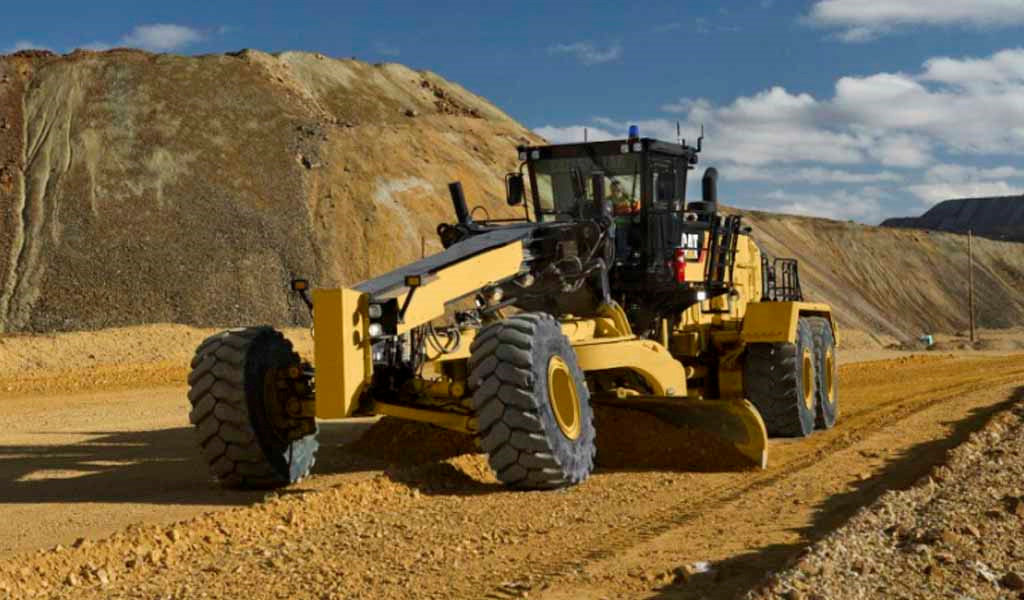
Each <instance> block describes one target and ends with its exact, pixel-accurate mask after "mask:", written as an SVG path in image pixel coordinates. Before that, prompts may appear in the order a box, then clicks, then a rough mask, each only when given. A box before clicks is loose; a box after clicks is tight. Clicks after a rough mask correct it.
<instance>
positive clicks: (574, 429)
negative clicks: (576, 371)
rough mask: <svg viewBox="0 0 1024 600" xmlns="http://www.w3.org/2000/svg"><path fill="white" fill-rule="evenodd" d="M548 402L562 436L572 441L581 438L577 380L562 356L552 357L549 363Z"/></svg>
mask: <svg viewBox="0 0 1024 600" xmlns="http://www.w3.org/2000/svg"><path fill="white" fill-rule="evenodd" d="M548 402H550V403H551V412H552V413H554V415H555V422H556V423H558V428H559V429H561V430H562V434H563V435H565V437H567V438H569V439H570V440H575V439H576V438H578V437H580V399H579V396H578V395H577V394H576V380H575V378H573V375H572V371H571V370H569V365H567V364H565V361H564V360H562V357H560V356H552V357H551V360H550V361H548Z"/></svg>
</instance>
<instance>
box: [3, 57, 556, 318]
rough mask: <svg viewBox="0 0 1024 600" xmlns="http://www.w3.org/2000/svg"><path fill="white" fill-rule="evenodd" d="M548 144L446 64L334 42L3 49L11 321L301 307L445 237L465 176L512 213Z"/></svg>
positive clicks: (234, 314) (484, 197) (248, 314)
mask: <svg viewBox="0 0 1024 600" xmlns="http://www.w3.org/2000/svg"><path fill="white" fill-rule="evenodd" d="M531 140H533V141H536V140H537V138H535V137H533V136H532V135H531V134H530V132H529V131H527V130H526V129H524V128H523V127H522V126H520V125H519V124H517V123H516V122H514V121H513V120H512V119H510V118H509V117H508V116H506V115H505V114H504V113H502V112H501V111H500V110H498V109H497V108H495V107H494V106H492V105H491V104H489V103H488V102H486V101H485V100H483V99H481V98H479V97H478V96H476V95H474V94H472V93H470V92H468V91H466V90H465V89H463V88H461V87H460V86H458V85H455V84H452V83H449V82H447V81H445V80H444V79H442V78H441V77H439V76H437V75H435V74H433V73H429V72H418V71H414V70H411V69H408V68H406V67H404V66H401V65H397V64H383V65H370V64H366V63H362V62H357V61H348V60H333V59H328V58H326V57H323V56H321V55H313V54H305V53H284V54H281V55H278V56H271V55H268V54H264V53H261V52H254V51H244V52H241V53H238V54H236V55H214V56H202V57H194V58H193V57H181V56H171V55H151V54H147V53H143V52H137V51H111V52H104V53H85V52H81V53H77V54H73V55H68V56H54V55H50V54H47V53H34V54H31V53H22V54H18V55H14V56H8V57H2V58H0V331H3V330H6V331H26V330H29V331H52V330H68V329H94V328H99V327H106V326H112V325H122V324H131V323H140V322H162V321H171V322H183V323H193V324H199V323H217V324H229V323H241V322H272V323H279V322H287V321H297V320H301V319H302V318H303V317H304V314H303V313H304V310H303V309H302V308H301V307H300V306H299V305H298V304H297V303H296V302H295V301H294V299H289V298H288V296H287V294H286V291H285V290H286V289H287V283H288V281H289V279H290V278H291V277H293V276H297V275H302V276H306V277H309V278H310V279H312V280H314V281H315V282H317V283H318V284H321V285H334V284H339V283H340V284H351V283H354V282H356V281H359V280H362V279H364V278H366V276H367V275H368V274H370V273H379V272H382V271H385V270H388V269H391V268H393V267H395V266H397V265H399V264H402V263H404V262H406V261H408V260H411V259H413V258H419V256H420V254H421V251H422V248H421V243H422V240H424V239H426V244H425V249H426V251H427V252H428V253H429V252H433V251H436V250H438V249H439V248H440V245H439V244H438V243H437V242H436V234H435V233H434V228H435V226H436V223H437V222H438V221H440V220H451V219H452V217H451V216H450V213H451V205H450V201H449V199H448V195H447V183H448V182H450V181H453V180H456V179H459V180H462V182H463V185H464V187H465V189H466V193H467V197H468V198H469V199H470V203H471V205H473V204H480V205H481V206H483V207H484V208H485V209H486V210H487V211H489V212H490V214H491V215H492V216H499V215H501V214H504V212H503V211H507V210H508V209H507V208H505V207H503V201H502V199H503V197H504V191H503V181H504V180H503V177H502V176H503V174H504V173H505V172H507V171H508V170H509V169H511V168H513V166H514V165H515V162H516V152H515V147H516V145H517V144H520V143H524V142H529V141H531Z"/></svg>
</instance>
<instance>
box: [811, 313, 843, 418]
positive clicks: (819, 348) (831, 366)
mask: <svg viewBox="0 0 1024 600" xmlns="http://www.w3.org/2000/svg"><path fill="white" fill-rule="evenodd" d="M807 323H808V324H810V326H811V336H812V338H813V339H814V375H815V378H816V379H817V393H816V397H817V404H818V416H817V419H815V422H814V425H815V427H817V428H818V429H831V428H832V426H833V425H835V424H836V419H837V418H839V361H838V359H837V358H836V338H835V335H833V333H832V323H831V322H830V321H829V320H828V319H826V318H824V317H808V318H807Z"/></svg>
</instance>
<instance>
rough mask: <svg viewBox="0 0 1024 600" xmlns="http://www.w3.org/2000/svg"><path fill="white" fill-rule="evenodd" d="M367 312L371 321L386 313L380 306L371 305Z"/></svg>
mask: <svg viewBox="0 0 1024 600" xmlns="http://www.w3.org/2000/svg"><path fill="white" fill-rule="evenodd" d="M366 312H367V313H368V314H369V315H370V318H371V319H379V318H380V316H381V315H382V314H384V311H383V310H382V309H381V307H380V304H371V305H370V307H369V308H368V309H367V311H366Z"/></svg>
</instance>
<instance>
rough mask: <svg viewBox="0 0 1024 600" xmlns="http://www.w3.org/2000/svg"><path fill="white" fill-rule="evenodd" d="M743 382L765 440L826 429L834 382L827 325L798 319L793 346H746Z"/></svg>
mask: <svg viewBox="0 0 1024 600" xmlns="http://www.w3.org/2000/svg"><path fill="white" fill-rule="evenodd" d="M743 379H744V387H745V388H746V394H747V397H748V398H749V399H750V401H751V402H752V403H753V404H754V406H755V407H756V408H757V410H758V412H760V413H761V418H762V419H763V420H764V424H765V428H766V429H767V430H768V435H770V436H773V437H806V436H808V435H810V434H811V433H813V432H814V429H815V427H819V428H830V427H832V426H833V425H834V424H835V421H836V417H837V415H838V411H839V404H838V403H839V394H838V386H839V381H838V366H837V363H836V354H835V337H834V335H833V334H832V325H831V323H830V322H829V321H828V319H825V318H823V317H801V318H800V319H799V320H798V322H797V331H796V340H795V341H794V342H793V343H772V344H751V345H749V346H748V347H747V355H746V360H745V362H744V374H743Z"/></svg>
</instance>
